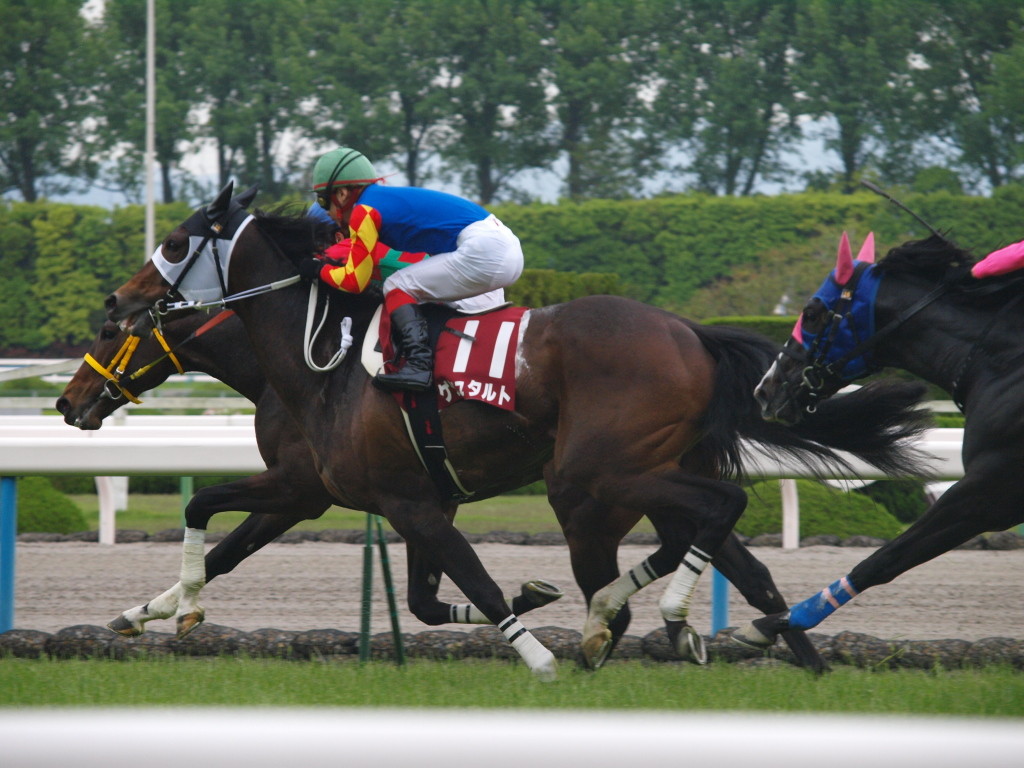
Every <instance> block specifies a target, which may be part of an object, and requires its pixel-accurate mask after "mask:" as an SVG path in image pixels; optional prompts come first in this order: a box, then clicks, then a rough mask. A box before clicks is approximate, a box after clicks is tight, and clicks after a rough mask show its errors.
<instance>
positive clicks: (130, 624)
mask: <svg viewBox="0 0 1024 768" xmlns="http://www.w3.org/2000/svg"><path fill="white" fill-rule="evenodd" d="M180 599H181V582H178V583H177V584H175V585H174V586H173V587H171V588H170V589H168V590H167V591H166V592H164V593H163V594H162V595H159V596H158V597H155V598H153V599H152V600H150V601H149V602H148V603H145V604H144V605H137V606H135V607H134V608H129V609H128V610H127V611H125V612H124V613H122V614H121V615H120V616H118V617H117V618H116V619H114V620H113V621H111V622H109V623H108V624H107V627H108V628H109V629H112V630H114V631H115V632H117V634H119V635H122V636H124V637H138V636H139V635H141V634H142V633H143V632H145V631H146V623H147V622H150V621H152V620H153V619H169V618H170V617H171V616H173V615H174V613H175V611H177V610H178V602H179V600H180Z"/></svg>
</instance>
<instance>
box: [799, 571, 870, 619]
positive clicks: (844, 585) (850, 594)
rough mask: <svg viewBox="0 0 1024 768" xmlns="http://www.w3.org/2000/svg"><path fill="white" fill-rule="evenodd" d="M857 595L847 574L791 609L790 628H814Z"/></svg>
mask: <svg viewBox="0 0 1024 768" xmlns="http://www.w3.org/2000/svg"><path fill="white" fill-rule="evenodd" d="M856 596H857V590H856V589H854V588H853V585H852V584H851V583H850V580H849V579H847V578H846V577H845V576H844V577H843V578H841V579H839V580H838V581H834V582H832V583H831V584H829V585H828V586H827V587H825V588H824V589H823V590H821V592H819V593H818V594H816V595H815V596H814V597H810V598H808V599H807V600H804V601H803V602H802V603H798V604H797V605H794V606H793V607H792V608H790V609H789V628H790V629H813V628H814V627H816V626H818V625H819V624H820V623H821V622H823V621H824V620H825V619H827V618H828V617H829V616H831V615H832V614H833V613H835V610H836V608H838V607H839V606H841V605H846V604H847V603H848V602H850V601H851V600H852V599H853V598H855V597H856Z"/></svg>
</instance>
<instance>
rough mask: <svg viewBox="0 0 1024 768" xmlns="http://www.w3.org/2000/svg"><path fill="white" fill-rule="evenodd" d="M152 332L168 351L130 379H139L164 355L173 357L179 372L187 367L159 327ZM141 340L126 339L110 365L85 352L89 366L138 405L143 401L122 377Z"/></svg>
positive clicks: (135, 338) (129, 378)
mask: <svg viewBox="0 0 1024 768" xmlns="http://www.w3.org/2000/svg"><path fill="white" fill-rule="evenodd" d="M152 333H153V336H154V337H155V338H156V340H157V341H158V342H160V346H161V347H163V349H164V352H166V353H167V354H165V355H164V356H163V357H160V358H157V359H156V360H154V361H153V362H151V363H150V364H149V365H146V366H143V367H142V368H139V370H137V371H135V373H133V374H132V375H131V376H129V377H128V381H133V380H135V379H137V378H138V377H139V376H141V375H143V374H144V373H145V372H146V371H148V370H149V369H150V368H152V367H153V366H154V365H156V364H157V363H159V362H160V361H161V360H163V359H164V357H169V358H170V359H171V362H172V363H174V367H175V368H177V369H178V373H184V372H185V369H184V368H183V367H182V365H181V363H180V362H179V361H178V358H177V357H176V356H175V354H174V352H173V351H172V350H171V348H170V346H169V345H168V344H167V340H166V339H164V336H163V334H162V333H160V331H159V329H157V328H154V329H153V330H152ZM140 341H142V337H141V336H134V335H132V336H129V337H128V338H127V339H125V341H124V344H122V345H121V349H119V350H118V351H117V354H115V355H114V359H113V360H111V361H110V365H108V366H104V365H103V364H102V363H100V362H99V361H98V360H97V359H96V358H95V357H93V356H92V355H91V354H89V353H88V352H86V354H85V362H87V363H88V364H89V366H90V367H91V368H92V369H93V370H94V371H96V373H98V374H99V375H100V376H102V377H103V378H105V379H106V380H107V381H108V382H110V383H111V384H113V385H114V387H116V388H117V391H118V392H120V393H121V394H122V395H124V396H125V397H126V398H128V400H130V401H131V402H133V403H135V404H136V405H138V404H139V403H141V402H142V401H141V400H140V399H139V398H137V397H136V396H135V395H133V394H132V393H131V392H129V391H128V389H127V388H125V386H124V385H123V384H121V378H122V377H123V376H124V371H125V368H127V367H128V362H129V361H130V360H131V358H132V355H133V354H135V350H136V348H137V347H138V346H139V342H140Z"/></svg>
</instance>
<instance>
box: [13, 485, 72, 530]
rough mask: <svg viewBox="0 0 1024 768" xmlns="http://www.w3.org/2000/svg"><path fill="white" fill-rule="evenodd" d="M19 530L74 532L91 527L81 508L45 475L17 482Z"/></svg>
mask: <svg viewBox="0 0 1024 768" xmlns="http://www.w3.org/2000/svg"><path fill="white" fill-rule="evenodd" d="M17 493H18V533H75V532H77V531H84V530H86V529H87V528H88V527H89V526H88V525H87V524H86V522H85V517H84V515H83V514H82V510H81V509H79V508H78V505H77V504H75V502H73V501H72V500H71V499H69V498H68V497H67V496H65V495H64V494H63V493H61V492H60V491H58V490H57V489H56V488H54V487H53V485H51V484H50V481H49V480H47V479H46V478H45V477H24V478H21V480H19V481H18V491H17Z"/></svg>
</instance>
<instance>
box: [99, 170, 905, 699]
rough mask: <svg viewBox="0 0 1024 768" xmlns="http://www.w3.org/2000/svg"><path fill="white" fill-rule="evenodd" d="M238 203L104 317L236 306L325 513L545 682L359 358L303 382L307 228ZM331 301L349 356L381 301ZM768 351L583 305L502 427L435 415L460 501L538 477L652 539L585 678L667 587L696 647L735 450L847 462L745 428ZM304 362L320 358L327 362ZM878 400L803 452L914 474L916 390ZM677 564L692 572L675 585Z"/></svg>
mask: <svg viewBox="0 0 1024 768" xmlns="http://www.w3.org/2000/svg"><path fill="white" fill-rule="evenodd" d="M231 191H232V188H231V186H230V185H229V186H228V187H226V188H225V189H224V190H223V191H222V192H221V194H220V196H219V197H218V198H217V200H215V201H214V202H213V203H211V204H210V205H209V206H208V207H206V208H204V209H201V210H199V211H197V212H196V213H195V214H194V215H193V216H192V217H190V218H189V219H188V220H186V221H185V222H183V223H182V225H180V226H179V227H178V228H176V229H175V230H174V231H173V232H172V233H171V234H170V235H168V236H167V237H166V238H165V239H164V241H163V243H162V244H161V246H160V248H159V249H158V250H157V252H156V253H155V254H154V260H153V261H151V262H149V264H147V265H146V267H144V268H143V269H142V270H141V271H140V272H139V273H138V274H137V275H136V276H135V277H134V278H132V279H131V280H130V281H129V282H128V283H126V284H125V285H124V286H122V287H121V288H120V289H118V290H117V291H115V292H114V293H113V294H111V295H110V296H109V297H108V298H107V301H106V304H107V314H108V317H109V318H110V319H111V320H114V321H123V320H127V321H129V322H130V321H131V319H132V318H134V317H137V316H138V315H139V314H140V313H142V312H145V311H147V310H148V309H149V308H150V307H151V306H152V305H153V304H154V302H157V301H160V300H161V299H163V298H165V297H166V295H167V292H168V290H169V289H171V288H177V289H179V290H180V292H181V293H182V294H183V295H184V296H185V297H186V299H189V298H192V297H195V298H196V299H199V300H209V299H206V298H205V297H210V296H213V297H217V296H220V295H223V296H225V297H226V296H227V294H228V293H229V292H233V294H232V295H233V296H234V297H240V296H244V297H245V298H246V299H247V300H246V301H239V302H238V303H237V304H236V305H235V307H236V312H237V313H238V316H239V318H240V319H241V321H242V323H243V325H244V326H245V328H246V331H247V333H248V335H249V337H250V339H251V341H252V345H253V350H254V355H255V357H256V359H257V361H258V362H259V364H260V366H261V368H262V369H263V371H264V373H265V374H266V376H267V379H268V381H269V382H270V384H271V386H272V387H273V388H274V390H275V391H276V392H277V395H278V396H279V397H280V399H281V402H282V403H283V404H284V407H285V408H286V409H287V410H288V412H289V414H290V415H291V416H292V418H293V419H295V421H296V422H297V423H298V425H299V429H300V430H301V432H302V434H303V435H304V436H305V438H306V440H307V441H308V442H309V444H310V446H311V448H312V452H313V455H314V457H315V461H316V465H317V469H318V473H319V476H320V478H321V480H322V481H323V483H324V485H325V487H326V488H327V490H328V492H329V493H330V494H331V495H332V497H334V498H335V499H337V500H338V501H339V503H341V504H343V505H345V506H348V507H351V508H355V509H365V510H367V511H371V512H374V513H377V514H381V515H383V516H384V517H386V518H387V519H388V520H389V521H390V523H391V525H392V527H394V528H395V530H396V531H397V532H398V533H399V534H400V535H401V536H402V537H403V538H404V539H405V540H406V541H407V542H408V543H409V544H410V545H411V546H413V547H415V548H416V550H417V551H419V552H421V553H423V556H425V557H427V558H429V560H430V561H431V562H432V563H434V564H435V565H436V566H437V567H439V568H440V569H441V570H442V571H443V572H444V573H445V575H447V576H448V577H449V578H450V579H451V580H452V581H453V582H454V583H455V585H456V586H457V587H458V588H459V589H460V590H461V591H462V592H463V593H464V594H465V595H466V596H467V597H468V598H469V599H470V601H471V602H472V604H473V605H474V606H476V608H478V609H479V610H480V611H481V612H482V613H483V614H484V615H485V616H486V617H487V618H488V620H489V621H491V622H493V623H494V624H496V625H497V626H498V627H499V628H500V629H501V631H502V632H503V634H504V635H505V636H506V637H507V638H508V639H509V641H510V643H511V644H512V645H513V647H514V648H515V649H516V650H517V651H518V652H519V653H520V655H521V656H522V657H523V659H524V661H525V662H526V663H527V665H528V667H529V668H530V669H531V670H532V671H533V672H534V673H535V674H536V675H537V676H538V677H540V678H541V679H552V678H553V677H554V676H555V663H554V657H553V656H552V654H551V653H550V651H548V650H547V649H546V648H544V647H543V646H542V645H541V644H540V643H539V642H537V640H536V639H535V638H534V637H533V636H532V635H531V634H530V633H529V631H528V630H527V629H526V628H525V627H524V626H523V625H522V623H521V622H520V621H519V620H518V618H517V617H516V616H515V615H514V614H512V613H511V611H510V609H509V606H508V604H507V603H506V602H505V599H504V598H503V596H502V594H501V591H500V590H499V589H498V587H497V585H496V584H495V583H494V581H493V580H492V579H491V578H490V576H489V575H488V574H487V572H486V570H485V569H484V567H483V565H482V564H481V563H480V561H479V559H478V558H477V556H476V554H475V553H474V552H473V550H472V547H471V546H470V545H469V543H468V542H467V541H466V540H465V538H464V537H462V536H461V535H460V534H459V532H458V531H457V530H456V529H455V528H454V527H453V525H452V523H451V515H450V514H449V512H450V510H451V503H450V502H446V501H445V500H444V499H443V498H442V497H440V496H439V494H438V491H437V488H436V487H435V486H434V484H433V482H432V481H431V479H430V477H429V476H428V475H427V474H426V473H425V472H424V471H423V468H422V466H421V464H420V461H419V459H418V458H417V455H416V453H415V452H414V451H413V450H412V449H411V447H410V445H409V442H408V438H407V436H406V434H405V429H404V426H403V420H402V417H401V414H400V412H399V408H398V406H397V404H396V403H395V400H394V398H393V397H391V396H390V395H388V394H386V393H384V392H381V391H380V390H378V389H377V388H375V387H374V386H373V385H372V382H371V377H370V376H369V375H368V374H367V372H366V371H365V370H364V369H363V368H362V367H361V365H360V364H359V362H358V361H357V360H354V359H353V358H354V356H353V358H347V359H345V360H344V361H342V363H341V364H340V365H339V366H338V367H337V368H336V369H335V370H333V371H331V372H329V373H326V374H324V373H314V372H312V371H310V370H309V368H308V367H307V365H306V361H305V360H304V355H303V352H302V349H301V346H302V345H301V344H300V343H299V340H300V339H302V337H303V323H304V320H305V318H306V306H305V305H306V300H305V294H306V291H304V290H302V289H301V288H297V287H296V286H295V282H296V281H297V278H296V277H294V274H295V261H296V260H297V259H299V258H302V257H305V256H308V255H309V254H311V253H314V252H316V251H317V250H318V249H319V248H320V247H322V243H321V242H317V239H316V233H315V232H314V231H313V230H312V228H311V225H310V223H309V220H308V219H307V218H305V217H301V216H300V217H291V216H272V215H266V214H258V215H255V216H252V215H248V214H246V213H245V211H244V210H241V206H240V205H239V204H238V203H237V202H235V203H232V200H231ZM206 259H210V261H205V260H206ZM157 263H159V264H160V269H159V270H158V268H157ZM160 270H163V272H161V271H160ZM165 275H166V276H167V277H168V278H170V281H173V284H172V282H170V281H169V280H168V279H165ZM335 298H336V299H337V301H334V302H332V303H331V306H330V307H329V312H330V319H329V322H330V323H331V326H329V327H338V325H339V324H340V323H341V321H342V316H343V315H344V316H347V317H348V318H349V319H350V321H351V325H352V333H353V335H354V336H356V337H357V338H360V337H362V336H363V335H365V334H366V333H367V332H368V331H369V332H371V333H373V331H372V330H371V329H370V323H371V318H372V316H373V313H374V311H375V309H376V307H377V302H376V301H375V300H373V299H372V298H368V297H364V296H340V295H338V296H336V297H335ZM766 343H767V342H766V341H765V340H764V339H762V338H761V337H752V336H751V335H750V334H743V333H740V332H737V331H735V330H729V329H710V328H702V327H700V326H697V325H695V324H693V323H689V322H686V321H684V320H682V319H680V318H678V317H676V316H674V315H671V314H668V313H666V312H662V311H660V310H656V309H653V308H651V307H648V306H645V305H643V304H639V303H637V302H632V301H629V300H626V299H621V298H617V297H608V296H596V297H588V298H584V299H577V300H575V301H571V302H567V303H565V304H560V305H555V306H552V307H545V308H542V309H538V310H532V311H531V312H529V313H528V317H525V318H524V325H523V330H522V331H521V340H520V342H519V345H518V350H517V353H516V374H517V381H516V386H517V393H516V401H515V403H516V408H515V410H514V411H503V410H499V409H496V408H493V407H491V406H487V405H484V404H482V403H478V402H472V401H461V402H456V403H455V404H453V405H452V406H451V407H449V408H447V409H445V411H444V418H443V420H442V423H443V433H444V436H445V442H446V444H447V446H448V456H449V460H450V463H451V465H452V466H454V467H456V468H457V470H458V476H459V480H460V483H461V485H462V486H463V487H464V488H468V489H474V490H475V491H476V492H477V494H478V496H479V497H480V498H486V497H487V496H491V495H495V494H498V493H502V492H504V491H507V490H510V489H512V488H515V487H518V486H521V485H523V484H525V483H527V482H530V481H532V480H534V479H538V478H539V477H540V476H541V473H542V470H543V469H544V467H545V465H547V467H548V468H549V470H550V471H549V477H550V479H552V480H554V481H555V483H556V484H557V485H565V486H568V487H569V488H571V489H573V490H574V492H578V493H581V494H585V496H586V497H588V498H590V499H592V500H593V501H594V503H595V504H597V505H599V506H600V507H602V508H607V509H617V508H624V509H628V510H632V511H633V513H634V514H644V515H646V516H647V517H648V518H649V519H650V520H651V522H652V524H653V525H654V527H655V530H656V531H657V532H658V535H659V538H660V540H661V547H660V548H659V550H658V551H657V552H656V553H655V554H654V555H652V556H651V557H649V558H647V559H646V560H645V561H644V562H643V563H641V564H640V565H638V566H635V567H634V568H633V569H631V570H630V571H629V572H628V574H627V577H628V578H624V579H619V580H616V582H613V584H611V585H609V587H608V588H605V589H602V590H601V591H600V592H599V593H598V594H597V595H595V596H594V598H593V599H592V600H591V603H590V614H589V616H588V619H587V623H586V625H585V627H584V640H583V647H584V653H585V656H586V657H587V658H588V659H589V660H590V663H591V665H593V666H596V665H598V664H599V663H600V661H601V660H602V659H603V658H604V656H605V654H606V653H607V651H608V649H609V648H610V645H611V640H612V637H611V632H610V630H609V628H608V623H609V621H611V620H612V619H613V618H614V617H615V615H616V614H617V613H618V612H619V610H620V608H621V606H622V604H623V602H624V600H625V599H626V598H627V597H628V596H629V594H631V591H630V590H632V591H635V590H636V589H638V588H641V587H643V586H645V585H646V584H649V583H650V582H651V581H653V580H654V579H656V578H658V577H660V576H663V575H668V574H670V573H673V571H674V573H675V575H674V576H673V578H672V579H671V581H670V583H669V586H668V588H667V590H666V592H665V596H664V597H663V599H662V603H661V609H662V613H663V615H664V617H665V620H666V625H667V627H668V631H669V634H670V637H671V638H672V641H673V643H674V644H675V646H676V648H677V650H679V651H680V652H683V653H686V652H688V651H689V650H690V649H692V644H693V641H692V638H693V637H694V634H695V633H693V630H692V628H690V627H689V626H688V625H687V624H686V616H687V612H688V605H689V600H690V598H691V597H692V594H693V589H694V587H695V585H696V580H697V577H698V576H699V574H700V572H701V571H702V570H703V569H704V567H705V566H706V565H707V564H708V562H709V561H710V560H711V558H712V557H713V556H714V555H715V554H716V553H717V552H718V551H719V549H720V548H721V546H722V545H723V544H724V542H725V541H726V540H727V539H728V537H729V534H730V532H731V531H732V528H733V526H734V525H735V523H736V520H737V519H738V518H739V516H740V515H741V514H742V512H743V509H744V507H745V505H746V494H745V493H744V492H743V490H742V489H741V488H739V487H738V486H737V485H735V484H734V483H731V482H728V481H727V480H725V479H724V478H727V477H734V476H736V475H737V474H738V472H739V471H740V470H741V467H742V457H741V455H740V445H739V439H740V437H747V438H748V439H751V440H754V441H758V442H763V443H766V444H768V445H769V446H773V447H774V448H775V449H776V450H781V451H788V452H790V453H794V454H796V455H799V456H802V457H805V458H806V459H807V460H809V461H811V462H814V461H817V462H819V464H820V463H825V464H829V463H833V464H834V463H836V462H837V461H839V459H838V458H837V457H836V454H835V453H834V451H833V450H831V449H830V448H827V447H825V446H824V445H822V444H820V443H817V442H813V441H812V440H810V439H808V435H807V432H805V431H801V429H789V428H785V427H781V426H777V425H771V424H768V423H766V422H763V421H762V420H761V419H760V418H759V417H758V416H757V414H756V404H755V403H754V400H753V397H752V394H751V390H752V388H753V385H754V383H755V381H756V375H757V374H755V375H754V378H751V371H752V369H753V368H755V367H760V368H761V370H763V365H764V364H766V360H765V356H766V354H767V355H768V356H769V358H770V353H768V352H767V349H766V346H765V345H766ZM767 346H768V348H771V349H774V346H773V345H771V344H770V343H767ZM314 351H315V352H317V355H316V356H317V358H318V359H325V357H326V356H329V352H330V350H327V349H324V348H322V347H321V348H320V349H319V350H314ZM889 394H891V395H893V396H892V397H888V398H885V397H878V398H874V399H869V398H865V397H859V396H857V395H851V396H850V397H849V398H844V399H842V400H840V401H838V402H837V403H836V404H835V407H836V408H837V409H840V410H841V409H842V408H843V407H844V406H845V407H846V408H848V409H854V410H856V411H857V413H858V427H859V429H857V430H855V431H850V430H845V431H842V432H841V433H839V434H838V435H829V434H821V435H818V434H817V432H814V434H815V436H816V437H820V438H821V439H822V440H828V441H829V444H830V445H833V446H835V447H837V448H840V449H858V452H859V453H860V455H861V456H862V458H864V459H865V460H867V461H869V462H871V463H873V464H875V465H876V466H880V467H882V468H884V469H889V470H893V469H897V470H905V469H906V468H907V467H908V464H909V465H910V466H913V461H912V459H910V458H909V457H908V455H907V452H906V446H905V444H904V441H903V438H904V437H906V436H907V435H908V434H914V433H916V431H917V430H918V429H919V428H920V427H921V422H920V415H919V412H918V411H917V410H916V409H915V408H914V406H915V405H916V403H917V402H918V400H919V399H920V397H921V395H922V391H921V388H920V387H915V386H910V387H903V388H902V389H899V388H897V390H890V391H889ZM865 403H868V406H865ZM832 423H834V422H832ZM894 426H896V427H898V428H896V429H893V428H892V427H894ZM812 427H813V424H810V423H809V424H808V425H807V428H808V429H811V428H812ZM201 534H202V532H201V531H193V530H191V529H187V530H186V540H185V544H184V557H185V562H184V563H183V566H182V572H183V574H186V573H189V574H192V573H193V572H197V573H198V572H199V571H200V569H201V567H202V546H201V545H202V536H201ZM190 535H191V537H192V538H190ZM680 563H683V564H684V566H685V567H681V568H678V569H677V567H678V566H679V564H680ZM630 582H631V583H630Z"/></svg>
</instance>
